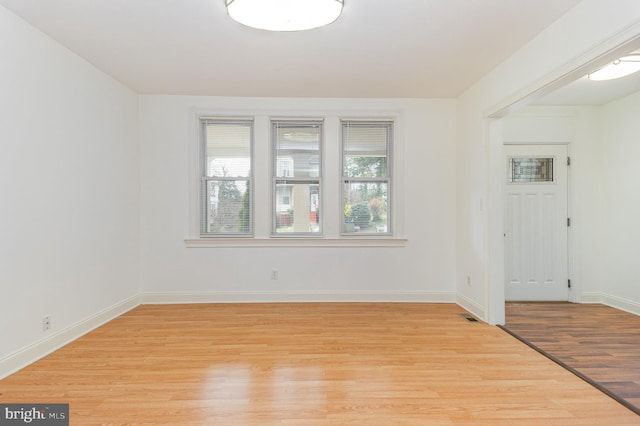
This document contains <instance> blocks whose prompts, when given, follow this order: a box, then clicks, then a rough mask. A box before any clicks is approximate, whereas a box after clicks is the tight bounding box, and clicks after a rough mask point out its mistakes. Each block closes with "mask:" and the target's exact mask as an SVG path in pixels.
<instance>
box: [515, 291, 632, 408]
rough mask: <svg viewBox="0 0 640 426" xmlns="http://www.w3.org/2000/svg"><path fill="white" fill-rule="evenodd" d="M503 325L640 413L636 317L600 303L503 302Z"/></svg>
mask: <svg viewBox="0 0 640 426" xmlns="http://www.w3.org/2000/svg"><path fill="white" fill-rule="evenodd" d="M506 328H507V329H508V330H509V331H511V332H513V333H515V334H517V335H518V336H520V337H522V338H524V339H526V340H527V341H529V342H531V343H532V344H534V345H535V346H537V347H538V348H540V349H541V350H543V351H545V352H547V353H549V354H551V355H552V356H554V357H556V358H558V359H559V360H560V361H561V362H564V363H565V364H567V365H568V366H569V367H570V368H573V369H575V370H576V371H578V372H579V373H581V374H584V375H585V376H587V378H588V379H590V380H593V381H595V382H597V384H598V385H600V386H603V387H604V388H605V390H607V391H609V392H612V393H613V394H615V395H616V396H617V397H619V398H621V399H622V400H624V401H626V402H627V403H629V404H631V405H633V406H634V407H635V410H636V411H637V412H639V413H640V317H639V316H637V315H633V314H630V313H628V312H624V311H620V310H618V309H614V308H611V307H608V306H605V305H600V304H575V303H544V302H536V303H507V305H506Z"/></svg>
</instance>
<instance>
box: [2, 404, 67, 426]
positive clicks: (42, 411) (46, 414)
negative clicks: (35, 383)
mask: <svg viewBox="0 0 640 426" xmlns="http://www.w3.org/2000/svg"><path fill="white" fill-rule="evenodd" d="M4 425H37V426H69V404H0V426H4Z"/></svg>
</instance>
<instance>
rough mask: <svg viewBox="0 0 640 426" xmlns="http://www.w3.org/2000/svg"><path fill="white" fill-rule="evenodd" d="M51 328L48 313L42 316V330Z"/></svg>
mask: <svg viewBox="0 0 640 426" xmlns="http://www.w3.org/2000/svg"><path fill="white" fill-rule="evenodd" d="M50 328H51V317H50V316H49V315H47V316H44V317H42V331H47V330H49V329H50Z"/></svg>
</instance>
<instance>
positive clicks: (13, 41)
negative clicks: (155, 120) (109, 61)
mask: <svg viewBox="0 0 640 426" xmlns="http://www.w3.org/2000/svg"><path fill="white" fill-rule="evenodd" d="M137 167H138V150H137V97H136V95H135V94H134V93H132V92H131V91H130V90H128V89H126V88H124V87H123V86H122V85H120V84H119V83H117V82H115V81H114V80H112V79H111V78H109V77H107V76H106V75H104V74H103V73H101V72H100V71H98V70H96V69H95V68H94V67H93V66H91V65H90V64H88V63H86V62H85V61H83V60H81V59H79V58H78V57H77V56H76V55H74V54H72V53H71V52H69V51H68V50H66V49H65V48H63V47H61V46H60V45H59V44H57V43H55V42H54V41H53V40H52V39H50V38H49V37H47V36H45V35H44V34H42V33H40V32H38V31H37V30H35V29H34V28H33V27H31V26H30V25H28V24H26V23H25V22H24V21H22V20H21V19H19V18H17V17H16V16H15V15H13V14H12V13H10V12H8V11H7V10H6V9H4V8H2V7H0V194H2V199H1V202H0V203H1V204H0V205H1V206H2V208H0V236H1V237H0V287H1V296H0V324H1V328H2V332H1V333H2V334H1V335H0V377H2V375H3V374H6V373H7V372H10V371H12V370H14V369H16V368H17V367H19V366H20V365H21V363H25V362H28V361H31V360H32V359H30V357H32V356H40V355H42V352H43V351H45V352H46V350H49V349H51V347H48V348H44V347H38V344H39V343H41V342H43V341H45V340H49V341H51V340H52V339H51V338H52V337H53V336H58V338H59V339H58V341H57V342H56V343H52V344H53V345H55V344H61V343H62V341H63V340H64V339H67V338H72V336H71V335H72V334H73V332H71V333H70V330H72V329H74V327H75V326H77V325H78V324H79V323H82V322H83V321H87V320H88V319H89V318H92V319H94V320H96V318H98V317H99V314H100V313H102V312H104V311H105V310H108V309H110V308H112V307H113V306H114V305H118V304H120V303H122V302H123V301H125V300H128V299H129V298H131V297H132V296H134V295H136V294H137V292H138V285H137V283H138V275H139V270H138V251H139V246H138V230H139V227H138V217H139V211H138V192H139V190H138V169H137ZM44 315H50V316H51V319H52V328H51V330H49V331H47V332H43V330H42V317H43V316H44ZM75 331H78V330H77V329H75ZM65 333H66V334H65ZM69 333H70V334H69ZM53 340H55V339H53ZM34 347H38V348H37V350H36V351H35V352H34V353H31V352H30V350H31V349H33V348H34Z"/></svg>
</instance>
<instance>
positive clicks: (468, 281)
mask: <svg viewBox="0 0 640 426" xmlns="http://www.w3.org/2000/svg"><path fill="white" fill-rule="evenodd" d="M467 285H468V286H470V285H471V275H469V274H467Z"/></svg>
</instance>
